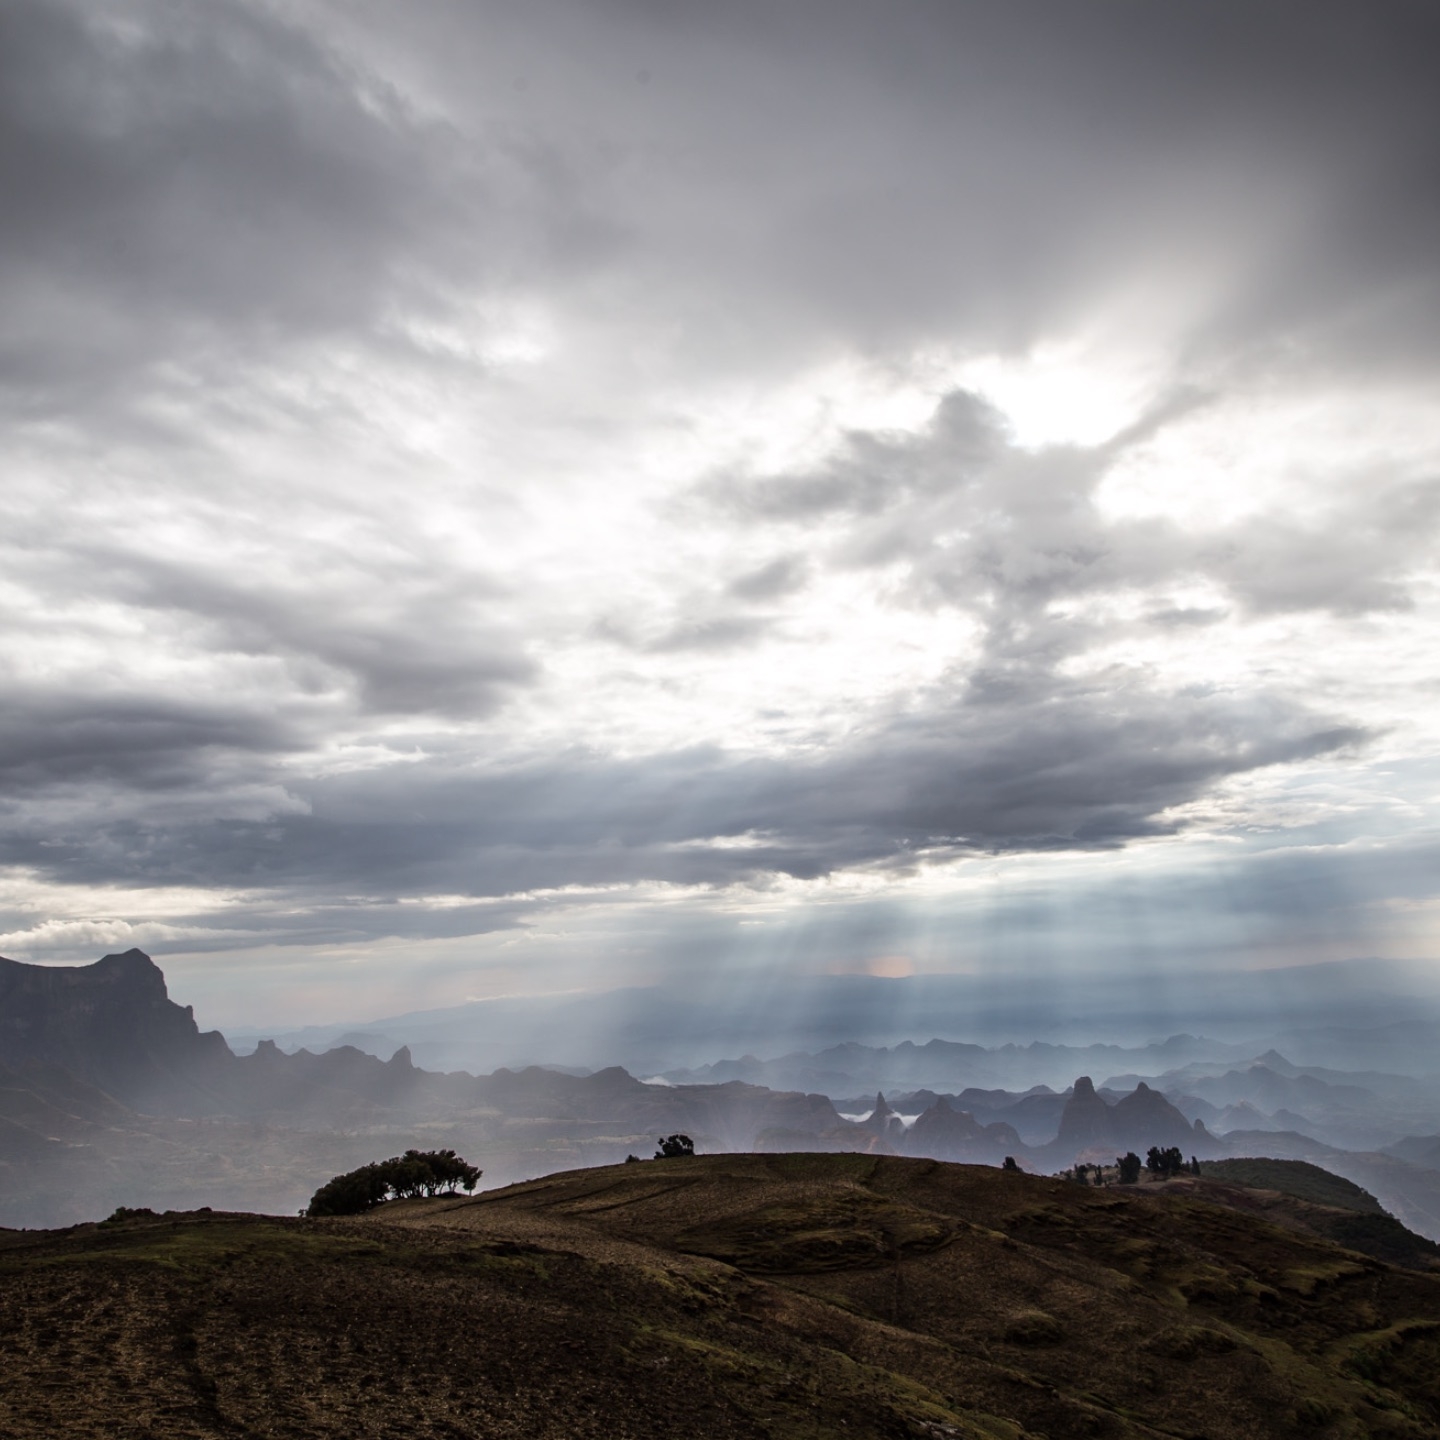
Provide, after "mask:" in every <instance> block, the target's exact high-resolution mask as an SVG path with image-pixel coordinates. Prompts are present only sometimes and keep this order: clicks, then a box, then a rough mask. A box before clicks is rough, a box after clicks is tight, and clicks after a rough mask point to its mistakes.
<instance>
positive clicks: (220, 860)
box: [6, 686, 1364, 897]
mask: <svg viewBox="0 0 1440 1440" xmlns="http://www.w3.org/2000/svg"><path fill="white" fill-rule="evenodd" d="M1126 698H1127V699H1128V700H1129V705H1128V707H1127V709H1126V710H1125V711H1124V712H1122V711H1121V707H1119V706H1117V703H1116V699H1117V697H1116V693H1115V691H1114V689H1113V688H1110V689H1107V690H1104V691H1101V690H1094V689H1092V690H1086V689H1085V688H1084V687H1081V686H1073V687H1071V689H1070V692H1069V693H1068V694H1064V693H1062V694H1058V695H1056V694H1051V695H1049V696H1047V697H1045V698H1044V699H1043V700H1041V701H1038V702H1036V703H1034V704H1033V705H1032V706H1031V707H1029V708H1028V709H1024V708H1018V707H1014V706H1012V707H1011V708H1009V709H1007V710H1006V711H1005V712H1003V713H1001V714H992V713H989V712H988V711H987V709H986V707H984V706H983V705H976V704H974V703H973V702H967V701H965V700H963V699H957V700H955V701H954V702H952V704H951V705H950V706H948V707H942V706H936V707H935V708H934V709H932V710H931V711H930V712H928V713H927V714H926V715H924V716H922V717H917V718H913V719H907V720H902V721H897V722H895V723H893V724H892V725H890V726H888V727H886V728H884V729H883V730H882V731H880V732H879V733H877V734H873V735H871V736H869V737H868V738H865V739H861V740H857V741H856V742H855V743H852V744H850V745H846V746H841V747H837V748H836V749H834V750H832V751H831V752H830V753H828V754H827V755H825V756H823V757H821V758H818V759H815V760H812V761H808V762H806V761H797V760H775V759H762V758H739V757H734V756H729V755H726V754H725V753H724V752H721V751H717V750H713V749H704V750H693V751H680V752H675V753H671V754H668V755H657V756H653V757H649V758H646V759H642V760H634V761H619V760H611V759H605V758H603V757H599V756H590V755H585V754H583V753H570V754H566V755H562V756H559V757H557V758H556V759H554V760H552V761H548V762H537V763H534V764H530V765H525V766H522V767H516V768H512V769H509V770H506V771H504V772H500V773H496V772H493V771H492V772H487V771H485V770H478V771H477V770H476V769H475V768H474V766H473V765H472V764H469V763H464V762H454V761H452V762H448V763H447V762H445V761H444V760H441V759H435V760H432V761H421V762H417V763H414V764H409V765H405V766H401V767H397V768H391V769H387V770H383V771H368V772H360V773H354V774H347V775H340V776H334V777H331V778H329V779H322V780H308V781H301V782H299V783H298V784H297V785H296V786H295V788H296V793H297V795H298V796H300V797H301V798H303V800H304V802H305V813H301V814H292V815H279V816H276V817H274V818H273V819H269V820H266V821H264V822H248V821H244V820H238V821H217V822H214V823H201V824H188V825H183V826H175V827H170V828H167V829H165V830H150V829H147V827H145V826H144V824H143V823H132V822H127V823H126V824H125V825H124V826H123V827H121V829H120V830H118V831H115V830H111V829H108V828H107V827H105V826H104V825H103V824H102V825H101V826H99V827H98V829H97V830H96V831H95V832H94V833H81V832H74V831H72V833H71V834H70V835H69V836H68V837H67V838H66V840H65V843H63V844H60V843H57V842H56V841H54V840H53V839H52V841H51V843H50V846H49V848H48V849H46V850H44V851H43V852H38V857H39V858H38V861H36V860H35V858H34V857H35V856H36V854H37V852H35V851H34V850H33V848H32V845H33V839H34V837H33V835H25V834H18V833H13V832H12V835H11V837H10V842H11V843H10V844H9V845H7V846H6V849H7V850H8V851H9V856H10V858H13V857H15V856H17V855H18V854H21V853H28V854H30V855H31V857H32V863H38V864H39V865H40V867H41V868H42V869H44V870H47V871H51V872H52V873H54V874H56V875H57V876H58V875H60V874H63V875H65V876H66V877H68V878H71V879H75V878H79V877H81V876H85V877H87V878H91V879H95V880H99V879H101V878H108V879H112V880H118V879H123V880H125V881H127V882H131V883H134V882H147V883H157V884H177V883H187V884H240V885H260V886H265V887H273V888H275V889H276V890H277V891H281V892H283V891H288V890H291V889H294V890H296V891H299V892H307V893H310V894H312V895H316V896H318V895H320V894H324V893H334V892H336V891H337V890H338V891H342V892H350V891H354V892H356V893H369V894H383V893H385V892H387V891H388V892H389V893H393V894H398V895H407V894H408V895H424V894H436V893H444V894H457V895H471V896H476V897H484V896H503V895H507V894H515V893H517V892H525V891H533V890H538V889H547V888H552V887H562V886H566V885H614V884H628V883H633V882H639V881H648V880H659V881H666V882H671V883H682V884H700V885H715V884H727V883H733V882H737V881H743V882H758V881H762V880H763V877H764V876H766V875H769V874H775V873H783V874H789V875H794V876H799V877H813V876H817V875H823V874H828V873H830V872H832V871H834V870H838V869H845V868H850V867H854V866H857V865H858V866H870V867H880V868H881V869H896V868H899V869H905V868H909V867H911V866H913V865H914V864H915V863H917V862H918V861H919V860H921V859H922V858H930V859H943V858H947V857H953V856H955V855H961V854H975V853H981V854H985V853H1001V852H1006V851H1034V850H1084V849H1107V848H1112V847H1114V846H1117V845H1122V844H1124V843H1126V842H1127V841H1130V840H1133V839H1136V838H1139V837H1142V836H1151V835H1157V834H1162V833H1168V832H1169V831H1170V830H1172V829H1173V828H1174V827H1173V823H1172V822H1170V821H1168V820H1166V818H1165V817H1164V812H1165V811H1166V810H1168V809H1169V808H1171V807H1173V806H1176V805H1180V804H1183V803H1185V802H1187V801H1189V800H1191V799H1193V798H1195V797H1196V796H1197V795H1198V794H1200V793H1202V792H1203V791H1204V790H1205V789H1206V788H1207V787H1209V786H1211V785H1213V784H1214V783H1215V782H1216V781H1217V780H1219V779H1222V778H1224V777H1226V776H1229V775H1235V774H1240V773H1244V772H1247V771H1253V770H1256V769H1260V768H1263V767H1266V766H1271V765H1279V764H1285V763H1290V762H1294V761H1296V760H1301V759H1310V758H1314V757H1316V756H1318V755H1323V754H1327V753H1332V752H1334V751H1336V750H1338V749H1340V748H1341V747H1344V746H1347V745H1353V744H1355V743H1357V742H1358V741H1360V740H1362V739H1363V738H1364V737H1363V736H1362V735H1361V734H1360V733H1359V732H1357V731H1355V730H1354V729H1347V728H1343V727H1336V726H1333V725H1332V726H1326V725H1325V724H1324V723H1323V722H1321V721H1319V720H1317V719H1316V718H1315V717H1313V716H1311V715H1307V714H1306V713H1305V712H1304V711H1303V710H1300V709H1298V708H1297V707H1294V706H1290V705H1286V704H1284V703H1282V702H1272V703H1270V704H1269V705H1264V704H1258V703H1253V702H1252V703H1250V704H1248V705H1243V706H1242V705H1236V704H1234V703H1233V702H1229V701H1225V700H1220V699H1216V698H1213V697H1193V696H1192V697H1174V698H1171V699H1170V700H1169V701H1167V702H1164V703H1161V702H1160V701H1158V700H1157V699H1156V698H1155V697H1146V696H1144V695H1140V694H1137V695H1134V696H1131V697H1126ZM736 841H740V842H742V843H739V844H735V843H733V842H736ZM727 842H732V843H727Z"/></svg>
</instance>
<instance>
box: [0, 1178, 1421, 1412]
mask: <svg viewBox="0 0 1440 1440" xmlns="http://www.w3.org/2000/svg"><path fill="white" fill-rule="evenodd" d="M1156 1192H1159V1193H1156ZM6 1238H7V1240H13V1239H14V1237H13V1236H9V1237H6ZM22 1242H23V1243H15V1244H11V1245H8V1246H7V1247H5V1248H0V1435H4V1436H6V1437H14V1440H30V1437H40V1436H45V1437H47V1440H48V1437H51V1436H57V1435H63V1436H66V1437H72V1436H73V1437H77V1440H79V1437H91V1436H94V1437H100V1436H104V1437H107V1440H109V1437H121V1436H131V1437H136V1440H140V1437H151V1440H170V1437H182V1436H183V1437H191V1436H195V1437H199V1436H207V1437H208V1436H237V1437H239V1436H258V1435H269V1436H276V1437H331V1436H334V1437H339V1436H346V1437H364V1436H381V1435H385V1436H389V1437H393V1436H396V1435H404V1436H407V1437H410V1436H414V1437H427V1440H428V1437H448V1440H462V1437H466V1440H480V1437H485V1440H489V1437H511V1436H514V1437H521V1436H524V1437H532V1436H533V1437H552V1436H553V1437H556V1440H559V1437H562V1436H563V1437H571V1436H595V1437H601V1436H603V1437H606V1440H611V1437H614V1440H624V1437H635V1440H639V1437H647V1440H648V1437H656V1440H659V1437H670V1436H677V1435H685V1436H695V1437H702V1440H708V1437H756V1440H758V1437H775V1440H812V1437H813V1440H820V1437H832V1436H837V1435H846V1436H856V1437H862V1436H863V1437H870V1436H873V1437H897V1440H898V1437H905V1436H910V1437H931V1440H940V1437H950V1440H958V1437H964V1440H979V1437H992V1440H998V1437H1010V1440H1021V1437H1025V1436H1029V1437H1035V1440H1038V1437H1041V1436H1046V1437H1049V1440H1062V1437H1069V1436H1087V1437H1088V1436H1098V1437H1112V1436H1113V1437H1139V1436H1147V1437H1154V1436H1186V1437H1199V1436H1208V1437H1212V1440H1225V1437H1237V1440H1238V1437H1245V1440H1251V1437H1266V1436H1284V1437H1291V1436H1294V1437H1298V1436H1333V1437H1356V1440H1359V1437H1364V1436H1379V1437H1397V1440H1398V1437H1421V1436H1429V1437H1440V1279H1437V1278H1436V1277H1435V1276H1433V1275H1429V1274H1421V1273H1416V1272H1411V1271H1405V1270H1400V1269H1396V1268H1392V1267H1391V1266H1389V1265H1386V1264H1384V1263H1382V1262H1380V1261H1378V1260H1375V1259H1373V1258H1371V1257H1369V1256H1365V1255H1362V1254H1359V1253H1356V1252H1351V1251H1345V1250H1341V1249H1339V1248H1337V1247H1336V1246H1334V1245H1331V1244H1328V1243H1326V1242H1325V1241H1323V1240H1321V1239H1318V1238H1316V1237H1313V1236H1310V1235H1306V1234H1302V1233H1299V1232H1297V1231H1295V1230H1290V1229H1284V1228H1280V1227H1277V1226H1275V1225H1272V1224H1270V1223H1268V1222H1267V1221H1266V1220H1265V1219H1263V1218H1261V1217H1258V1216H1255V1215H1250V1214H1246V1213H1243V1212H1241V1211H1238V1210H1236V1209H1233V1208H1226V1207H1223V1206H1217V1205H1214V1204H1211V1203H1208V1202H1206V1201H1205V1200H1203V1199H1202V1198H1200V1193H1199V1191H1189V1192H1185V1191H1180V1190H1176V1191H1172V1192H1167V1191H1165V1190H1164V1188H1163V1187H1149V1188H1147V1189H1146V1191H1145V1192H1144V1193H1134V1194H1132V1193H1127V1192H1125V1191H1117V1190H1115V1189H1110V1190H1093V1189H1087V1188H1084V1187H1080V1186H1076V1185H1071V1184H1066V1183H1064V1182H1061V1181H1056V1180H1049V1179H1044V1178H1040V1177H1033V1176H1028V1175H1023V1174H1005V1173H1002V1172H1000V1171H998V1170H994V1169H987V1168H982V1167H975V1166H963V1165H950V1164H943V1163H940V1162H936V1161H928V1160H917V1159H901V1158H881V1157H870V1156H858V1155H775V1156H762V1155H737V1156H713V1157H701V1158H698V1159H686V1160H673V1161H651V1162H647V1163H645V1164H643V1165H628V1166H612V1167H608V1168H605V1169H597V1170H587V1171H577V1172H571V1173H569V1174H565V1175H557V1176H551V1177H549V1178H547V1179H545V1180H540V1181H535V1182H531V1183H529V1184H525V1185H518V1186H513V1187H511V1188H509V1189H508V1190H503V1191H495V1192H492V1193H489V1194H485V1195H481V1196H478V1197H475V1198H474V1199H454V1200H444V1199H442V1200H434V1201H416V1202H404V1203H398V1204H392V1205H389V1206H385V1207H383V1208H382V1209H381V1210H379V1211H377V1212H375V1213H374V1214H372V1215H371V1216H367V1217H365V1218H364V1219H361V1220H353V1221H340V1220H288V1219H274V1218H266V1217H259V1216H234V1215H199V1214H188V1215H168V1216H162V1217H156V1218H153V1219H144V1218H142V1219H136V1220H129V1221H125V1222H123V1223H119V1224H114V1225H105V1226H82V1227H78V1228H76V1229H75V1230H73V1231H68V1232H50V1233H46V1234H38V1235H35V1234H32V1235H29V1236H25V1237H22Z"/></svg>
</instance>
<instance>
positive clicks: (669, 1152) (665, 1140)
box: [655, 1135, 695, 1160]
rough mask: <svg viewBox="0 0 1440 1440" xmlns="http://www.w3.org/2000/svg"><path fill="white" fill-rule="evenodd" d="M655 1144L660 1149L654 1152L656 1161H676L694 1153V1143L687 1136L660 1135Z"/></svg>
mask: <svg viewBox="0 0 1440 1440" xmlns="http://www.w3.org/2000/svg"><path fill="white" fill-rule="evenodd" d="M655 1143H656V1144H657V1145H658V1146H659V1147H660V1148H659V1149H658V1150H657V1151H656V1152H655V1158H656V1159H657V1160H678V1159H679V1158H680V1157H681V1156H682V1155H693V1154H694V1153H695V1142H694V1141H693V1140H692V1139H691V1138H690V1137H689V1136H688V1135H662V1136H661V1137H660V1138H659V1139H658V1140H657V1141H656V1142H655Z"/></svg>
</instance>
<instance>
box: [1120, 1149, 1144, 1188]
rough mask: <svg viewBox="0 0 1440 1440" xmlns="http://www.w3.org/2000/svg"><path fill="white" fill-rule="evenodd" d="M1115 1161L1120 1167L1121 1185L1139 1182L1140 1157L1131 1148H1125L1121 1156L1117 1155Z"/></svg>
mask: <svg viewBox="0 0 1440 1440" xmlns="http://www.w3.org/2000/svg"><path fill="white" fill-rule="evenodd" d="M1115 1163H1116V1165H1118V1166H1119V1167H1120V1183H1121V1184H1122V1185H1137V1184H1139V1182H1140V1157H1139V1156H1138V1155H1137V1154H1136V1153H1135V1152H1134V1151H1133V1150H1127V1151H1126V1152H1125V1154H1124V1155H1123V1156H1121V1155H1117V1156H1116V1157H1115Z"/></svg>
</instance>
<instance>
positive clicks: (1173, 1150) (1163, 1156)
mask: <svg viewBox="0 0 1440 1440" xmlns="http://www.w3.org/2000/svg"><path fill="white" fill-rule="evenodd" d="M1145 1168H1146V1169H1147V1170H1148V1171H1149V1172H1150V1173H1151V1174H1152V1175H1154V1176H1156V1177H1157V1178H1159V1179H1161V1180H1169V1179H1170V1178H1171V1176H1173V1175H1181V1174H1183V1173H1184V1172H1185V1171H1186V1170H1188V1171H1190V1172H1191V1174H1193V1175H1198V1174H1199V1173H1200V1162H1199V1161H1198V1160H1197V1159H1196V1158H1195V1157H1194V1156H1193V1155H1192V1156H1191V1157H1190V1163H1189V1164H1188V1165H1187V1164H1186V1163H1185V1156H1184V1155H1183V1154H1182V1153H1181V1150H1180V1147H1179V1146H1178V1145H1171V1146H1170V1147H1169V1148H1168V1149H1165V1150H1162V1149H1161V1148H1160V1147H1159V1146H1158V1145H1152V1146H1151V1147H1150V1148H1149V1149H1148V1150H1147V1151H1146V1152H1145ZM1135 1178H1136V1179H1137V1180H1138V1179H1139V1178H1140V1177H1139V1174H1138V1173H1137V1174H1136V1177H1135Z"/></svg>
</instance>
